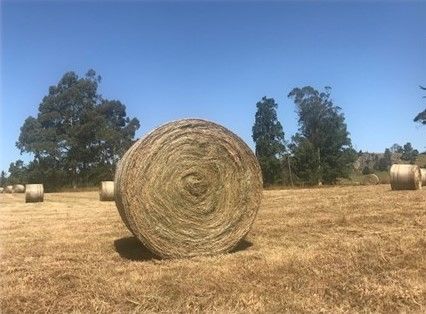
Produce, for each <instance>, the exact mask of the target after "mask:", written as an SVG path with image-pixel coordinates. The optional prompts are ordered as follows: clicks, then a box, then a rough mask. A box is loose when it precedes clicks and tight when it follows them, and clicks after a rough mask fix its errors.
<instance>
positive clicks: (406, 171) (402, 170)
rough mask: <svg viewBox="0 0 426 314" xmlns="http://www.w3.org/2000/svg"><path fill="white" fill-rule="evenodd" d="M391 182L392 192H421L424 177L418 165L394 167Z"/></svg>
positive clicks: (395, 165)
mask: <svg viewBox="0 0 426 314" xmlns="http://www.w3.org/2000/svg"><path fill="white" fill-rule="evenodd" d="M390 181H391V188H392V190H419V189H421V188H422V175H421V172H420V168H419V166H417V165H403V164H394V165H392V167H391V168H390Z"/></svg>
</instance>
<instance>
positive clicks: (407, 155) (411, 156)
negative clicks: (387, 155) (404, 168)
mask: <svg viewBox="0 0 426 314" xmlns="http://www.w3.org/2000/svg"><path fill="white" fill-rule="evenodd" d="M418 155H419V151H418V150H417V149H413V146H412V145H411V143H410V142H408V143H407V144H405V145H404V148H403V151H402V155H401V159H402V160H405V161H408V162H409V163H410V164H415V163H416V159H417V156H418Z"/></svg>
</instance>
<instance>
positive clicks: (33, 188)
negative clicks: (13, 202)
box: [25, 184, 44, 203]
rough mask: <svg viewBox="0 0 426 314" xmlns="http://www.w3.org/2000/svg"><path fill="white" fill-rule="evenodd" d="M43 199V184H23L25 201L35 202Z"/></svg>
mask: <svg viewBox="0 0 426 314" xmlns="http://www.w3.org/2000/svg"><path fill="white" fill-rule="evenodd" d="M43 201H44V188H43V184H27V185H25V203H37V202H43Z"/></svg>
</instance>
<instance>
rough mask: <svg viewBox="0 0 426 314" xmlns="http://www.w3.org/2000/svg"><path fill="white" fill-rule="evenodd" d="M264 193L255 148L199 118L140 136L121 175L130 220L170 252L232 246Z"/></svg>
mask: <svg viewBox="0 0 426 314" xmlns="http://www.w3.org/2000/svg"><path fill="white" fill-rule="evenodd" d="M261 196H262V176H261V171H260V167H259V164H258V162H257V159H256V157H255V156H254V154H253V152H252V151H251V150H250V148H249V147H248V146H247V145H246V144H245V143H244V142H243V141H242V140H241V139H240V138H239V137H237V136H236V135H235V134H233V133H232V132H231V131H229V130H227V129H226V128H224V127H222V126H220V125H217V124H215V123H212V122H208V121H204V120H198V119H185V120H180V121H175V122H170V123H168V124H165V125H163V126H161V127H159V128H157V129H155V130H154V131H152V132H151V133H149V134H148V135H147V136H146V137H145V138H143V139H141V140H139V141H137V142H136V143H135V144H134V145H133V146H132V147H131V148H130V149H129V150H128V151H127V152H126V154H125V155H124V156H123V158H122V159H121V161H120V163H119V165H118V167H117V170H116V176H115V201H116V204H117V208H118V210H119V213H120V215H121V217H122V219H123V221H124V223H125V224H126V226H127V227H128V228H129V229H130V231H131V232H132V233H133V234H134V235H135V236H136V237H137V238H138V239H139V240H140V241H141V242H142V243H143V244H144V245H145V246H146V247H147V248H149V249H150V250H151V251H153V252H154V253H155V254H157V255H159V256H161V257H163V258H175V257H190V256H197V255H214V254H220V253H224V252H228V251H230V250H231V249H232V248H234V247H235V246H236V245H237V244H238V242H240V240H241V239H242V238H243V237H244V236H245V235H246V234H247V233H248V231H249V230H250V227H251V225H252V223H253V221H254V219H255V217H256V214H257V211H258V208H259V205H260V201H261Z"/></svg>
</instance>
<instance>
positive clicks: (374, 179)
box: [362, 173, 380, 185]
mask: <svg viewBox="0 0 426 314" xmlns="http://www.w3.org/2000/svg"><path fill="white" fill-rule="evenodd" d="M379 183H380V179H379V177H378V176H377V175H375V174H374V173H371V174H366V175H365V176H364V177H363V178H362V184H364V185H376V184H379Z"/></svg>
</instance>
